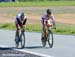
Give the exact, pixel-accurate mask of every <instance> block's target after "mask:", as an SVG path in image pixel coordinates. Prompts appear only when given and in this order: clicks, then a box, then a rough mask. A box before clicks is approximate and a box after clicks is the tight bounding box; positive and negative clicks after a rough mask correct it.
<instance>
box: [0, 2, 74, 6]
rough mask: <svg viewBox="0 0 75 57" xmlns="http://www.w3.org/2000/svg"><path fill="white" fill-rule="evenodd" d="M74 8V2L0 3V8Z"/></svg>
mask: <svg viewBox="0 0 75 57" xmlns="http://www.w3.org/2000/svg"><path fill="white" fill-rule="evenodd" d="M25 6H26V7H28V6H29V7H30V6H34V7H36V6H75V1H43V2H42V1H34V2H29V1H28V2H1V3H0V7H25Z"/></svg>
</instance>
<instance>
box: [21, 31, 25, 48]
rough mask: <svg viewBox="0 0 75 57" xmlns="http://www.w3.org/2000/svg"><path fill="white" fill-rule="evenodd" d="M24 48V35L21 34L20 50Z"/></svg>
mask: <svg viewBox="0 0 75 57" xmlns="http://www.w3.org/2000/svg"><path fill="white" fill-rule="evenodd" d="M24 47H25V34H24V32H22V33H21V48H24Z"/></svg>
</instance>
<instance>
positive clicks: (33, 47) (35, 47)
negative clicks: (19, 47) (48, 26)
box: [25, 46, 42, 49]
mask: <svg viewBox="0 0 75 57" xmlns="http://www.w3.org/2000/svg"><path fill="white" fill-rule="evenodd" d="M38 48H42V46H30V47H25V49H38Z"/></svg>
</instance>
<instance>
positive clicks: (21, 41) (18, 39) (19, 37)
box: [15, 29, 25, 48]
mask: <svg viewBox="0 0 75 57" xmlns="http://www.w3.org/2000/svg"><path fill="white" fill-rule="evenodd" d="M24 32H25V30H24V29H20V30H19V33H18V34H17V35H15V44H16V48H19V44H21V48H24V46H25V33H24Z"/></svg>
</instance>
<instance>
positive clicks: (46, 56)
mask: <svg viewBox="0 0 75 57" xmlns="http://www.w3.org/2000/svg"><path fill="white" fill-rule="evenodd" d="M16 50H18V51H22V52H26V53H29V54H33V55H37V56H41V57H53V56H49V55H44V54H40V53H36V52H31V51H27V50H23V49H16Z"/></svg>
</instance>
